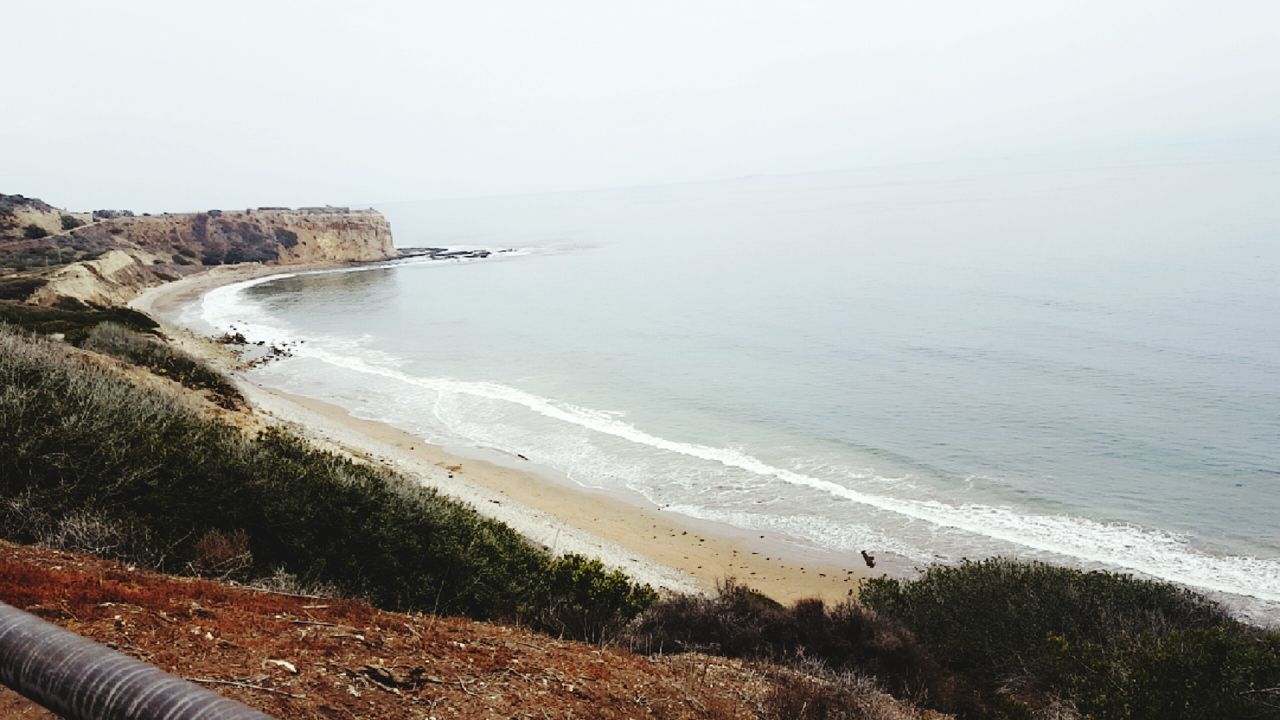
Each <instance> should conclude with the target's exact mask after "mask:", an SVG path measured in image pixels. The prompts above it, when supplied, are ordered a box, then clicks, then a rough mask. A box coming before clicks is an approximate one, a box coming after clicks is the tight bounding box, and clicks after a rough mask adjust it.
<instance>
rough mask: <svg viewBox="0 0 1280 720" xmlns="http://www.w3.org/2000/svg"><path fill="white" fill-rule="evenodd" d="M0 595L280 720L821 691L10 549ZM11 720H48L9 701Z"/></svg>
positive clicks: (718, 713)
mask: <svg viewBox="0 0 1280 720" xmlns="http://www.w3.org/2000/svg"><path fill="white" fill-rule="evenodd" d="M0 600H3V601H4V602H7V603H10V604H12V605H15V606H17V607H21V608H24V609H26V610H29V611H31V612H34V613H36V614H37V615H40V616H41V617H43V618H44V619H46V620H49V621H50V622H54V623H57V624H59V625H62V626H63V627H66V628H68V629H70V630H73V631H75V632H77V633H80V634H82V635H85V636H87V637H90V638H92V639H94V640H97V641H99V642H103V643H107V644H109V645H112V646H114V647H116V648H117V649H119V650H121V651H123V652H126V653H128V654H130V655H133V656H135V657H138V658H140V659H142V660H145V661H147V662H150V663H153V664H155V665H158V666H159V667H161V668H163V669H165V670H167V671H169V672H172V673H174V674H177V675H181V676H183V677H187V678H191V679H195V680H196V681H197V682H202V683H203V684H205V685H206V686H208V687H211V688H213V689H215V690H216V691H218V692H220V693H223V694H225V695H228V696H231V697H234V698H236V699H237V700H240V701H241V702H244V703H246V704H248V705H250V706H253V707H257V708H259V709H261V710H263V711H264V712H267V713H268V714H272V715H274V716H276V717H279V718H295V717H307V718H329V717H332V718H351V717H360V718H427V717H439V718H446V717H448V718H571V717H579V718H639V717H656V718H757V717H771V716H776V715H774V714H772V713H771V712H770V709H769V708H770V706H771V705H773V704H775V703H776V697H775V695H776V694H777V693H778V692H779V690H780V689H781V688H785V687H787V686H788V684H789V683H794V682H802V683H803V682H814V681H812V680H805V679H803V678H799V677H798V676H796V675H795V674H794V673H791V672H790V671H786V670H782V669H777V668H770V667H767V666H756V665H751V664H747V663H743V662H740V661H735V660H726V659H724V658H717V657H711V656H705V655H680V656H654V657H643V656H639V655H634V654H632V653H630V652H627V651H626V650H624V649H620V648H601V647H598V646H592V645H586V644H583V643H576V642H568V641H561V640H556V639H554V638H551V637H548V636H546V635H540V634H537V633H533V632H529V631H527V630H523V629H520V628H515V627H510V626H503V625H496V624H492V623H484V622H475V621H471V620H466V619H461V618H444V617H435V616H431V615H417V614H402V613H391V612H384V611H381V610H377V609H375V608H373V607H370V606H368V605H365V604H362V603H359V602H354V601H345V600H331V599H318V598H308V597H300V596H291V595H282V594H275V593H267V592H261V591H253V590H248V589H244V588H238V587H233V586H229V585H225V584H220V583H217V582H212V581H207V580H192V579H187V578H177V577H173V576H166V575H158V574H154V573H149V572H143V571H139V570H135V569H132V568H130V567H128V566H125V565H122V564H120V563H115V562H110V561H107V560H101V559H98V558H95V557H91V556H88V555H81V554H77V553H70V552H64V551H58V550H51V549H47V548H40V547H32V546H22V545H14V544H11V543H7V542H0ZM280 661H283V663H282V662H280ZM285 663H287V665H286V664H285ZM295 671H296V672H295ZM866 703H867V706H868V714H867V715H866V716H865V717H869V718H872V717H873V718H882V719H884V720H894V719H895V718H903V719H906V718H919V717H925V716H924V715H920V714H917V713H916V712H915V711H912V710H910V709H907V708H905V707H903V706H901V705H899V704H898V703H897V702H896V701H894V700H893V699H892V698H889V697H888V696H885V695H883V694H881V693H878V692H876V691H874V690H868V692H867V695H866ZM873 712H874V713H875V714H872V713H873ZM0 716H2V717H6V718H8V717H31V718H35V717H41V718H44V717H51V715H50V714H48V713H47V712H45V711H43V710H41V709H40V708H38V707H36V706H34V705H32V704H31V703H29V702H28V701H26V700H25V699H23V698H21V697H18V696H17V695H15V694H13V693H11V692H8V691H5V690H0Z"/></svg>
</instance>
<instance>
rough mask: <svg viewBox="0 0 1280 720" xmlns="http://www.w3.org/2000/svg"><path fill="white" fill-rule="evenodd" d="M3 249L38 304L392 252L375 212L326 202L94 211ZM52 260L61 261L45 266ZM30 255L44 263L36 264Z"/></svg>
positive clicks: (125, 296) (105, 299)
mask: <svg viewBox="0 0 1280 720" xmlns="http://www.w3.org/2000/svg"><path fill="white" fill-rule="evenodd" d="M6 250H7V251H9V257H13V258H16V259H17V260H15V261H14V262H13V264H12V265H11V266H12V267H15V268H17V269H20V270H21V269H25V270H27V271H32V270H33V269H34V271H35V272H39V273H40V274H41V276H42V277H43V278H44V279H45V284H44V286H43V287H41V288H40V289H38V290H37V291H36V292H34V293H33V294H32V295H31V296H30V297H29V298H28V302H32V303H38V304H42V305H51V304H54V303H57V302H58V301H60V300H62V299H72V300H78V301H81V302H92V303H98V304H117V303H122V302H127V301H128V300H130V299H131V298H133V297H134V296H135V295H137V294H138V293H139V292H141V291H142V290H143V289H144V288H146V287H149V286H151V285H156V284H159V283H161V282H165V281H167V280H172V279H175V278H177V277H181V276H183V275H188V274H190V273H192V272H196V271H199V270H201V269H203V268H206V267H211V266H215V265H234V264H239V263H264V264H270V265H277V264H278V265H294V264H310V263H342V262H368V261H376V260H384V259H389V258H393V257H395V256H396V250H395V247H394V246H393V245H392V243H391V225H390V223H388V222H387V219H386V218H385V217H383V216H382V214H381V213H379V212H377V211H375V210H348V209H346V208H328V207H327V208H310V209H308V208H304V209H299V210H293V209H285V208H270V209H258V210H236V211H217V210H211V211H209V212H203V213H183V214H164V215H151V216H140V217H115V218H97V219H96V220H95V221H93V222H91V223H89V224H87V225H84V226H83V227H79V228H75V229H72V230H70V231H67V232H59V233H57V234H51V235H50V236H49V237H46V238H39V239H27V240H21V241H12V242H10V243H9V247H8V248H6ZM53 257H56V258H58V259H59V260H61V261H62V262H58V263H49V262H48V261H49V259H50V258H53ZM30 258H35V259H36V260H43V261H44V262H45V263H46V264H49V265H52V267H50V268H48V269H44V268H40V266H39V265H37V264H35V263H32V262H29V261H28V259H30ZM0 259H3V258H0ZM20 262H24V263H26V266H25V267H23V266H21V265H20V264H19V263H20ZM63 262H65V263H66V264H62V263H63ZM0 264H2V263H0Z"/></svg>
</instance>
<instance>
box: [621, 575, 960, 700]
mask: <svg viewBox="0 0 1280 720" xmlns="http://www.w3.org/2000/svg"><path fill="white" fill-rule="evenodd" d="M627 639H628V641H629V642H630V644H631V646H632V648H633V649H636V650H639V651H641V652H684V651H698V652H708V653H713V654H718V655H725V656H728V657H739V658H751V659H758V660H770V661H773V662H778V663H784V664H794V663H796V662H800V661H814V660H817V661H821V662H822V663H823V664H825V665H826V666H828V667H830V668H832V669H833V670H837V671H852V670H858V671H861V672H864V673H869V674H871V675H872V676H874V677H875V678H876V679H877V680H878V681H879V682H881V683H882V684H884V686H885V687H886V688H888V689H889V690H890V691H892V692H893V693H894V694H895V695H899V696H902V697H909V698H913V699H915V700H919V701H922V702H926V703H928V704H929V705H930V706H931V707H937V708H939V709H944V710H950V711H954V710H957V709H963V708H965V707H967V705H966V702H967V701H966V699H965V697H964V693H963V692H962V691H961V690H960V689H959V688H958V686H957V685H956V683H955V682H954V681H953V679H952V678H951V676H950V675H949V674H948V673H947V672H945V671H943V669H942V668H941V667H940V666H939V665H938V664H937V663H936V662H935V661H934V660H933V659H932V658H931V657H930V656H929V653H928V652H927V651H926V650H925V649H924V648H923V647H922V646H921V645H920V644H919V643H918V642H917V641H916V640H915V638H914V637H913V636H912V634H911V633H910V632H909V631H908V630H906V629H905V628H903V627H902V626H901V625H900V624H899V623H897V622H895V621H893V620H891V619H889V618H886V617H881V616H879V615H878V614H877V613H875V612H874V611H871V610H868V609H866V608H863V607H860V606H858V605H856V604H854V603H852V602H843V603H841V604H839V605H836V606H835V607H832V608H827V607H826V605H825V604H824V603H823V602H822V601H821V600H801V601H799V602H797V603H795V604H793V605H792V606H790V607H784V606H783V605H781V604H779V603H777V602H775V601H773V600H771V599H769V598H767V597H765V596H764V595H762V594H760V593H759V592H756V591H755V590H752V589H750V588H747V587H745V586H742V585H739V584H737V583H736V582H734V581H733V580H732V579H730V580H726V581H725V582H724V583H723V584H722V585H721V586H720V588H719V592H718V593H717V594H716V596H715V597H699V596H692V595H684V596H678V597H674V598H670V599H666V600H662V601H660V602H658V603H656V604H654V605H653V606H652V607H651V608H649V609H648V610H647V611H645V613H644V614H642V615H641V616H640V617H639V618H637V620H636V621H635V622H634V623H633V624H632V626H631V627H630V628H629V629H628V636H627Z"/></svg>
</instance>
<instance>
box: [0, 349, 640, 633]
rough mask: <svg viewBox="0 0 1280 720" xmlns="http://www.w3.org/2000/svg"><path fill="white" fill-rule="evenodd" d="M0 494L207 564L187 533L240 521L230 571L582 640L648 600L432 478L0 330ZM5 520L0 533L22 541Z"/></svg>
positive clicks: (164, 560)
mask: <svg viewBox="0 0 1280 720" xmlns="http://www.w3.org/2000/svg"><path fill="white" fill-rule="evenodd" d="M13 499H19V500H21V504H22V506H23V507H26V508H30V509H33V511H38V512H39V513H42V514H44V515H45V516H47V517H49V518H51V519H52V520H53V521H54V522H56V521H58V520H59V519H60V518H64V517H68V516H71V515H73V514H75V513H78V512H82V513H89V514H90V516H92V517H99V518H107V519H110V520H111V521H113V522H118V523H122V525H121V526H123V527H131V528H138V529H139V532H143V533H145V534H146V536H147V538H148V543H149V545H150V547H152V548H156V549H158V550H157V552H156V555H157V557H155V558H150V559H151V560H152V561H153V562H154V563H156V565H157V566H158V567H159V568H161V569H164V570H169V571H182V570H184V569H187V568H188V567H193V566H196V565H199V564H201V563H204V564H206V565H208V564H209V559H208V557H207V556H208V555H209V549H208V548H207V547H201V548H197V544H198V543H199V541H200V540H201V538H204V537H206V536H207V534H208V533H209V531H212V530H217V531H219V532H220V533H222V534H223V535H225V536H228V537H239V535H238V532H243V533H244V537H245V538H247V546H248V549H247V550H246V553H247V556H248V557H247V558H246V562H248V563H249V566H248V567H247V568H245V569H244V573H246V574H250V575H256V576H269V575H273V574H280V572H281V571H283V572H284V573H287V574H288V575H290V576H292V577H294V578H296V582H298V583H301V584H304V585H330V586H333V587H336V588H338V589H339V590H341V591H342V592H344V593H348V594H351V595H355V596H360V597H365V598H368V599H369V600H371V601H372V602H374V603H376V604H378V605H380V606H382V607H387V608H391V609H398V610H420V611H436V612H440V613H452V614H465V615H470V616H472V617H478V618H505V619H512V620H518V621H524V622H528V623H529V624H531V625H534V626H535V627H541V628H545V629H549V630H551V631H554V632H565V633H580V635H578V636H579V637H582V638H583V639H599V637H601V636H603V635H604V634H606V633H607V632H610V631H611V629H612V628H611V627H606V626H607V625H609V624H610V623H621V622H624V621H626V620H628V619H630V617H631V616H632V615H634V614H635V612H636V611H638V610H639V609H640V608H641V607H643V605H645V604H646V603H647V602H649V601H650V600H651V599H652V597H653V595H652V591H651V590H649V589H648V588H645V587H639V586H636V585H634V584H633V583H630V582H629V581H626V580H625V579H624V578H623V577H622V576H621V575H619V574H617V573H609V572H606V571H605V570H604V569H603V567H601V566H600V565H598V564H593V563H590V562H589V561H587V562H584V561H582V560H580V559H575V558H572V557H570V558H563V559H557V558H555V557H553V556H551V555H550V554H549V553H547V552H546V551H545V550H543V549H541V548H538V547H535V546H534V545H532V544H531V543H529V542H528V541H527V540H526V539H525V538H523V537H522V536H520V535H519V534H518V533H516V532H515V531H514V530H512V529H511V528H510V527H508V526H506V525H503V524H502V523H499V522H497V521H494V520H491V519H488V518H485V517H483V516H481V515H480V514H479V513H477V512H476V511H475V510H474V509H473V508H471V507H469V506H467V505H464V504H461V503H459V502H457V501H454V500H451V499H449V498H447V497H444V496H442V495H440V494H439V493H437V492H436V491H435V490H432V489H430V488H426V487H423V486H421V485H418V484H416V483H413V482H411V481H409V480H407V479H405V478H403V477H401V476H398V475H395V474H393V473H390V472H388V471H385V470H382V469H379V468H375V467H372V466H369V465H365V464H360V463H356V462H353V461H351V460H348V459H346V458H343V457H340V456H338V455H335V454H332V453H326V452H321V451H318V450H316V449H315V448H314V447H313V446H311V445H310V444H308V443H307V442H306V441H304V440H302V439H301V438H298V437H296V436H294V435H291V434H289V433H287V432H285V431H282V430H279V429H273V430H269V431H267V432H264V433H262V434H260V435H258V436H257V437H252V438H250V437H246V436H245V435H243V434H242V433H241V432H240V431H239V430H237V429H235V428H233V427H231V426H229V425H227V424H225V423H223V422H221V421H218V420H216V419H212V418H207V417H202V416H200V415H199V414H197V413H195V412H193V411H192V410H190V409H188V408H187V407H186V406H185V405H184V404H183V403H182V401H181V399H180V398H177V397H176V396H174V395H171V394H169V393H166V392H163V391H160V390H156V389H148V388H140V387H137V386H135V385H133V384H131V383H129V382H128V381H127V380H126V379H124V378H123V377H121V376H120V375H118V374H116V373H114V372H112V371H110V370H109V369H107V368H103V367H99V366H97V365H95V364H92V363H88V362H85V361H84V360H82V359H80V358H77V357H75V356H73V355H72V354H71V352H70V351H69V350H68V349H67V348H66V347H64V346H62V345H59V344H57V343H50V342H45V341H42V340H39V339H35V338H31V337H26V336H22V335H19V334H17V333H14V332H12V331H9V330H5V329H2V328H0V502H8V501H10V500H13ZM19 526H20V524H18V523H14V524H13V525H10V524H4V525H0V533H9V534H10V536H11V537H12V538H13V539H17V540H20V541H32V540H38V538H37V537H32V534H31V533H30V532H27V533H26V534H25V535H24V534H22V532H20V531H17V530H14V528H15V527H19ZM126 545H127V544H126ZM160 550H163V552H160ZM249 558H251V559H249ZM146 560H148V558H140V561H146ZM573 613H581V615H582V617H581V618H574V617H572V615H573Z"/></svg>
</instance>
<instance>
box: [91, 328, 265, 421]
mask: <svg viewBox="0 0 1280 720" xmlns="http://www.w3.org/2000/svg"><path fill="white" fill-rule="evenodd" d="M83 346H84V347H85V349H87V350H94V351H96V352H100V353H104V354H107V355H112V356H115V357H118V358H120V359H122V360H127V361H129V362H131V363H133V364H135V365H141V366H142V367H145V368H147V369H148V370H151V371H152V372H154V373H155V374H157V375H160V376H162V377H167V378H170V379H172V380H176V381H177V382H179V383H181V384H182V385H184V386H186V387H189V388H191V389H192V390H208V391H209V392H211V393H212V394H213V396H214V398H215V402H217V403H218V404H219V405H221V406H222V407H225V408H235V407H237V406H238V405H240V404H241V403H242V402H243V401H244V398H243V397H242V396H241V395H240V391H239V390H237V389H236V387H235V385H233V384H232V383H231V381H230V380H228V379H227V377H226V376H225V375H223V374H222V373H220V372H218V371H217V370H214V369H212V368H210V367H209V366H207V365H205V364H204V363H202V362H200V361H199V360H196V359H195V358H193V357H191V356H190V355H188V354H186V353H184V352H182V351H181V350H177V349H175V348H173V347H170V346H169V345H166V344H165V343H163V342H161V341H160V340H159V339H157V338H155V337H152V336H147V335H143V334H141V333H138V332H134V331H133V330H130V329H128V328H126V327H124V326H123V325H119V324H117V323H114V322H104V323H101V324H99V325H98V326H96V327H95V328H93V329H92V330H90V331H89V335H88V337H87V338H85V341H84V343H83Z"/></svg>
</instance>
